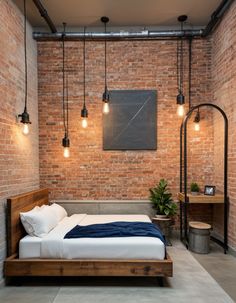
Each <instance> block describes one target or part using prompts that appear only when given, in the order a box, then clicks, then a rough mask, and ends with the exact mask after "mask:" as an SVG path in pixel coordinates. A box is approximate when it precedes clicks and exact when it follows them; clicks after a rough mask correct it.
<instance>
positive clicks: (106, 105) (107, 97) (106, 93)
mask: <svg viewBox="0 0 236 303" xmlns="http://www.w3.org/2000/svg"><path fill="white" fill-rule="evenodd" d="M101 21H102V22H103V23H104V28H105V34H106V32H107V23H108V22H109V18H108V17H102V18H101ZM102 101H103V102H104V104H103V113H104V114H108V113H109V111H110V109H109V101H110V95H109V91H108V89H107V40H106V36H105V88H104V93H103V95H102Z"/></svg>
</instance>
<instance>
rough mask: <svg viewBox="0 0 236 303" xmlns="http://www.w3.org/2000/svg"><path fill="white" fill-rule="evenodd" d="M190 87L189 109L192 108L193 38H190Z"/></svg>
mask: <svg viewBox="0 0 236 303" xmlns="http://www.w3.org/2000/svg"><path fill="white" fill-rule="evenodd" d="M188 77H189V80H188V81H189V86H188V97H189V109H191V107H192V38H189V70H188Z"/></svg>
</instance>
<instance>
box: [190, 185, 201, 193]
mask: <svg viewBox="0 0 236 303" xmlns="http://www.w3.org/2000/svg"><path fill="white" fill-rule="evenodd" d="M190 190H191V194H192V195H195V196H196V195H199V192H200V188H199V185H198V184H197V183H196V182H192V183H191V185H190Z"/></svg>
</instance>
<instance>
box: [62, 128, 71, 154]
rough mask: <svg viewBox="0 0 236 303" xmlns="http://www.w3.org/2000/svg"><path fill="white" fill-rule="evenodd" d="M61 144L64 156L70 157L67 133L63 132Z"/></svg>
mask: <svg viewBox="0 0 236 303" xmlns="http://www.w3.org/2000/svg"><path fill="white" fill-rule="evenodd" d="M62 146H63V156H64V157H65V158H69V157H70V139H69V138H68V136H67V134H65V137H64V138H63V139H62Z"/></svg>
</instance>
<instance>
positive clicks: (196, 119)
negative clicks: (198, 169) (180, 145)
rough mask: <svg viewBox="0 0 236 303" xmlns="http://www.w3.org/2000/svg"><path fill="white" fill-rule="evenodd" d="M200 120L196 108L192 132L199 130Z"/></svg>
mask: <svg viewBox="0 0 236 303" xmlns="http://www.w3.org/2000/svg"><path fill="white" fill-rule="evenodd" d="M200 120H201V117H200V111H199V108H198V111H197V113H196V116H195V117H194V120H193V122H194V130H195V131H199V130H200Z"/></svg>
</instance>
